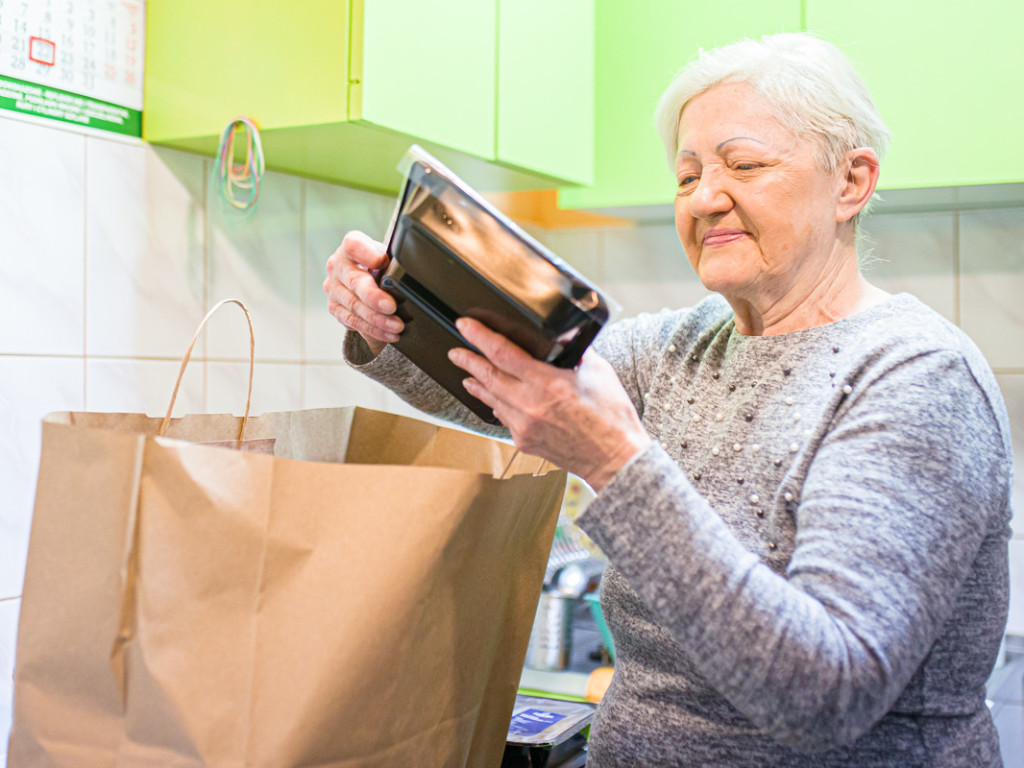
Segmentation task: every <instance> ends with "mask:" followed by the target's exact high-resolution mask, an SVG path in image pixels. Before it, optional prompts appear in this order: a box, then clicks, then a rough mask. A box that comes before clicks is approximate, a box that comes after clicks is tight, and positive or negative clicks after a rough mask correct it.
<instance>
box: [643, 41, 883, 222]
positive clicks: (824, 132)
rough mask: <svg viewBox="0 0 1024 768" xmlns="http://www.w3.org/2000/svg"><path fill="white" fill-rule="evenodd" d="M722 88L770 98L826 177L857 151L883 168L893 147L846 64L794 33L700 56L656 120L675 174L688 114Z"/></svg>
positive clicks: (665, 97)
mask: <svg viewBox="0 0 1024 768" xmlns="http://www.w3.org/2000/svg"><path fill="white" fill-rule="evenodd" d="M722 83H747V84H748V85H750V86H751V87H752V88H754V90H755V91H757V92H758V93H759V94H761V95H762V96H763V97H764V98H766V99H767V100H768V102H769V103H770V104H771V105H772V110H773V112H774V114H775V117H776V119H777V120H778V121H779V123H780V124H781V125H782V126H783V127H785V128H786V129H788V130H789V131H791V132H792V133H793V134H794V135H796V136H800V137H806V138H810V139H813V140H815V141H816V142H817V143H818V150H819V151H818V161H819V163H820V165H821V166H822V168H823V169H825V170H826V171H829V172H832V171H834V170H836V168H838V167H839V163H840V162H841V160H842V158H843V156H844V155H845V154H846V152H848V151H849V150H851V149H856V148H859V147H870V148H872V149H873V150H875V152H876V153H877V154H878V158H879V160H881V159H882V157H884V155H885V151H886V149H888V147H889V129H888V128H887V127H886V126H885V123H884V122H883V121H882V117H881V115H879V114H878V109H877V108H876V107H875V103H874V101H872V100H871V95H870V94H869V93H868V89H867V87H866V86H865V85H864V81H863V80H861V78H860V75H858V74H857V70H855V69H854V68H853V65H852V64H851V63H850V61H849V60H848V59H847V58H846V56H845V55H843V53H842V52H841V51H840V50H839V49H838V48H836V46H834V45H832V44H831V43H828V42H825V41H824V40H822V39H820V38H818V37H815V36H814V35H810V34H807V33H792V32H787V33H781V34H777V35H768V36H765V37H762V38H761V39H760V40H740V41H738V42H735V43H731V44H729V45H726V46H723V47H721V48H714V49H711V50H707V51H705V50H701V51H699V52H698V53H697V56H696V57H695V58H694V59H692V60H691V61H690V63H689V64H687V65H686V66H685V67H684V68H683V69H682V70H681V71H680V72H679V73H678V74H677V75H676V76H675V78H674V79H673V80H672V82H671V84H670V85H669V86H668V88H667V89H666V90H665V92H664V93H663V94H662V96H661V98H660V99H659V100H658V106H657V108H656V110H655V115H654V119H655V123H656V125H657V128H658V134H659V135H660V136H661V141H662V143H663V144H664V145H665V152H666V154H667V155H668V161H669V165H670V166H671V167H672V168H673V169H674V168H675V162H676V153H677V152H678V150H679V147H678V141H679V138H678V137H679V120H680V117H681V116H682V112H683V107H685V106H686V104H687V103H688V102H689V101H690V100H691V99H692V98H694V97H695V96H699V95H700V94H702V93H704V92H705V91H707V90H709V89H710V88H713V87H714V86H716V85H720V84H722ZM857 218H859V214H858V217H857Z"/></svg>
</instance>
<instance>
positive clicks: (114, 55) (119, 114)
mask: <svg viewBox="0 0 1024 768" xmlns="http://www.w3.org/2000/svg"><path fill="white" fill-rule="evenodd" d="M145 9H146V7H145V0H0V109H6V110H10V111H13V112H19V113H22V114H27V115H34V116H36V117H43V118H47V119H52V120H59V121H63V122H66V123H72V124H76V125H81V126H85V127H88V128H95V129H99V130H106V131H114V132H116V133H122V134H127V135H129V136H140V135H141V128H142V64H143V46H144V40H145Z"/></svg>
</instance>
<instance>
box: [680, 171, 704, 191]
mask: <svg viewBox="0 0 1024 768" xmlns="http://www.w3.org/2000/svg"><path fill="white" fill-rule="evenodd" d="M698 178H700V177H698V176H695V175H694V174H692V173H691V174H689V175H687V176H680V177H679V187H680V189H681V188H683V187H687V186H689V185H690V184H695V183H696V182H697V179H698Z"/></svg>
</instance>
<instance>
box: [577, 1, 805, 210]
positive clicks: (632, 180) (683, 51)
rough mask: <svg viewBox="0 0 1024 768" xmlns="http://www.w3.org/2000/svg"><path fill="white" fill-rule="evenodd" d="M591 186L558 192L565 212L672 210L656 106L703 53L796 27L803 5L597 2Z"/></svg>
mask: <svg viewBox="0 0 1024 768" xmlns="http://www.w3.org/2000/svg"><path fill="white" fill-rule="evenodd" d="M595 13H596V21H595V26H596V43H595V45H596V49H595V60H596V62H597V68H596V74H595V82H596V96H595V99H596V108H595V118H594V141H595V157H596V161H595V164H594V184H593V185H591V186H587V187H579V188H568V189H562V190H560V191H559V194H558V197H559V204H560V205H561V206H563V207H566V208H609V207H614V208H618V207H630V206H640V205H655V204H666V203H671V202H672V199H673V196H674V194H675V177H674V175H673V173H672V171H671V170H670V169H669V166H668V161H667V160H666V158H665V152H664V149H663V148H662V145H661V141H660V140H659V139H658V135H657V133H656V132H655V128H654V107H655V104H656V103H657V101H658V97H659V96H660V95H661V93H662V91H663V90H664V89H665V88H666V87H667V86H668V84H669V82H670V81H671V79H672V76H673V75H674V74H675V73H676V72H677V71H678V70H679V69H680V68H681V67H682V66H683V65H684V64H685V63H686V62H687V61H688V60H689V59H690V58H692V57H693V56H694V55H695V54H696V53H697V51H698V50H699V49H700V48H702V47H703V48H710V47H714V46H716V45H722V44H724V43H727V42H731V41H733V40H736V39H739V38H741V37H749V36H760V35H763V34H768V33H771V32H782V31H797V30H799V29H800V28H801V3H800V0H785V1H784V2H783V1H782V0H722V1H721V2H717V3H697V2H680V1H679V0H647V1H646V2H642V3H637V2H632V0H597V2H596V11H595Z"/></svg>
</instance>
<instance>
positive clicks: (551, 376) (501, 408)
mask: <svg viewBox="0 0 1024 768" xmlns="http://www.w3.org/2000/svg"><path fill="white" fill-rule="evenodd" d="M456 326H457V327H458V329H459V332H460V333H462V335H463V336H465V337H466V340H467V341H468V342H469V343H470V344H472V345H473V346H475V347H476V348H477V349H479V350H480V351H481V352H482V353H483V355H482V356H481V355H478V354H475V353H473V352H471V351H470V350H468V349H465V348H457V349H453V350H451V352H450V353H449V357H450V359H451V361H452V362H453V363H455V365H457V366H459V367H460V368H462V369H464V370H465V371H466V372H467V373H469V374H470V378H468V379H466V380H465V382H464V386H465V387H466V391H468V392H469V393H470V394H471V395H473V396H474V397H477V398H479V399H480V400H482V401H483V402H484V403H486V404H487V405H489V406H490V407H491V408H492V409H493V410H494V415H495V416H496V417H497V418H498V419H500V420H501V423H502V424H504V425H505V426H506V427H508V429H509V431H510V432H511V433H512V439H513V440H514V441H515V444H516V446H517V447H518V448H520V449H521V450H523V451H525V452H527V453H530V454H533V455H535V456H541V457H543V458H545V459H547V460H548V461H551V462H552V463H554V464H556V465H558V466H559V467H561V468H562V469H565V470H567V471H569V472H572V473H573V474H576V475H579V476H580V477H581V478H583V479H584V480H586V481H587V483H589V485H590V486H591V487H592V488H593V489H594V490H595V491H599V490H601V489H602V488H604V486H605V485H607V484H608V482H609V481H610V480H611V479H612V477H614V476H615V473H616V472H618V471H619V470H620V469H621V468H622V467H623V466H625V464H626V462H627V461H629V460H630V458H632V457H633V456H634V455H635V454H637V453H639V452H640V451H641V450H643V449H644V448H645V447H646V446H647V445H648V444H649V443H650V441H651V438H650V437H649V436H648V434H647V431H646V430H645V429H644V427H643V425H642V424H641V423H640V417H639V416H638V415H637V412H636V409H634V408H633V404H632V402H630V400H629V396H628V395H627V394H626V392H625V390H624V389H623V388H622V384H621V383H619V379H618V377H617V376H616V375H615V371H614V370H613V369H612V367H611V366H610V365H609V364H608V362H607V361H606V360H605V359H604V358H602V357H601V356H600V355H598V354H597V353H596V352H594V351H592V350H591V351H588V352H587V353H586V354H585V355H584V357H583V360H582V361H581V363H580V366H579V367H578V368H577V369H576V370H566V369H564V368H555V367H554V366H552V365H548V364H546V363H542V362H540V361H539V360H535V359H533V358H532V357H530V355H529V354H527V353H526V352H525V351H524V350H522V349H521V348H520V347H518V346H516V345H515V344H513V343H512V342H511V341H509V340H508V339H506V338H505V337H504V336H501V335H499V334H497V333H494V332H493V331H491V330H489V329H488V328H487V327H486V326H484V325H483V324H481V323H479V322H477V321H475V320H472V319H470V318H465V317H464V318H461V319H459V320H458V321H457V322H456Z"/></svg>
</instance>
